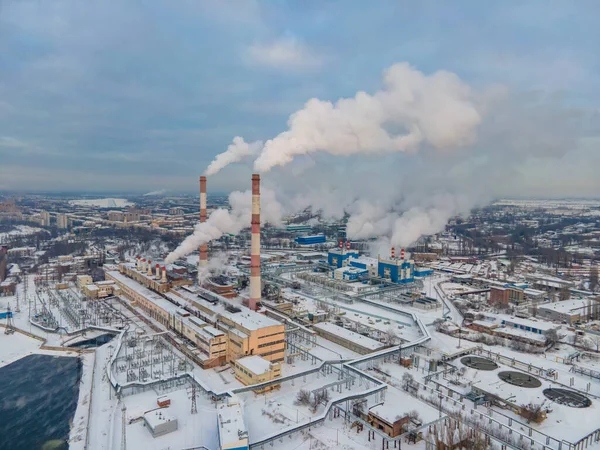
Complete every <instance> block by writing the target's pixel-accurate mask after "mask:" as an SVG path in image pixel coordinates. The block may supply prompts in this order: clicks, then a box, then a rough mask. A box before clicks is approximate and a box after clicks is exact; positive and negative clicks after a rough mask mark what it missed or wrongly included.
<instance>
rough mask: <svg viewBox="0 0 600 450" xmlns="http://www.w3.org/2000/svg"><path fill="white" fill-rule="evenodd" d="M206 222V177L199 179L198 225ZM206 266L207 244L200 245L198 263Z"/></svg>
mask: <svg viewBox="0 0 600 450" xmlns="http://www.w3.org/2000/svg"><path fill="white" fill-rule="evenodd" d="M204 222H206V177H205V176H201V177H200V223H204ZM207 264H208V244H207V243H204V244H201V245H200V261H199V265H200V266H201V267H202V266H206V265H207Z"/></svg>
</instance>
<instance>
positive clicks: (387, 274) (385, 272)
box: [377, 258, 415, 284]
mask: <svg viewBox="0 0 600 450" xmlns="http://www.w3.org/2000/svg"><path fill="white" fill-rule="evenodd" d="M414 268H415V264H414V262H412V261H409V260H406V259H398V258H393V259H382V258H378V264H377V275H379V277H380V278H383V279H385V280H390V281H391V282H392V283H401V284H406V283H412V282H413V281H415V277H414V274H413V271H414Z"/></svg>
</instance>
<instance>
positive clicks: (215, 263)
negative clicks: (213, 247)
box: [198, 252, 228, 285]
mask: <svg viewBox="0 0 600 450" xmlns="http://www.w3.org/2000/svg"><path fill="white" fill-rule="evenodd" d="M227 259H228V256H227V253H225V252H220V253H217V254H216V255H212V257H211V258H210V259H209V260H208V264H207V265H206V266H200V267H198V284H200V285H202V284H204V282H205V281H206V280H207V279H208V278H209V277H210V276H213V275H220V274H222V273H223V272H224V271H225V268H226V267H227Z"/></svg>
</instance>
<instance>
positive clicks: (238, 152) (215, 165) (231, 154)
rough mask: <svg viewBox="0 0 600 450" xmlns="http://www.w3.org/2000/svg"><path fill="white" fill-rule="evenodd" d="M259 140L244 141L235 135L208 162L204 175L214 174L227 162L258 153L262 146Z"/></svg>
mask: <svg viewBox="0 0 600 450" xmlns="http://www.w3.org/2000/svg"><path fill="white" fill-rule="evenodd" d="M262 144H263V143H262V142H261V141H256V142H250V143H248V142H246V141H244V138H242V137H239V136H236V137H234V138H233V143H231V144H229V146H228V147H227V150H226V151H224V152H223V153H219V154H218V155H217V156H216V157H215V159H214V160H213V161H212V162H211V163H210V164H209V166H208V168H207V169H206V172H204V174H205V175H207V176H210V175H215V174H216V173H218V172H220V171H221V170H223V169H224V168H225V167H227V166H228V165H229V164H232V163H235V162H239V161H241V160H242V159H244V158H246V157H248V156H254V155H256V154H258V152H259V151H260V149H261V147H262Z"/></svg>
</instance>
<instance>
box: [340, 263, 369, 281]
mask: <svg viewBox="0 0 600 450" xmlns="http://www.w3.org/2000/svg"><path fill="white" fill-rule="evenodd" d="M331 273H332V276H331V277H332V278H333V279H334V280H338V281H360V280H365V279H367V278H368V277H369V271H368V270H367V269H359V268H357V267H351V266H346V267H340V268H339V269H334V270H333V271H332V272H331Z"/></svg>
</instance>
